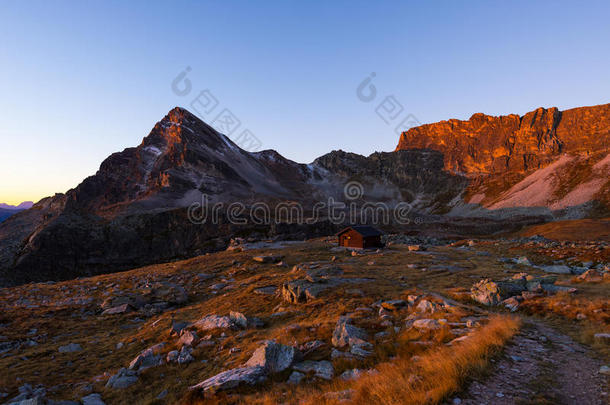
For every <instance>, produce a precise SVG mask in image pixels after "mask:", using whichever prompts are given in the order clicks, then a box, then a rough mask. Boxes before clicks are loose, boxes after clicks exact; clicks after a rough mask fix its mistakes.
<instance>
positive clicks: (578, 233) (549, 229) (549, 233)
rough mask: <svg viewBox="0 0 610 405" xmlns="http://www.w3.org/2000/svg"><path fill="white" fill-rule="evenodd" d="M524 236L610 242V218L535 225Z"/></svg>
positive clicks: (523, 233)
mask: <svg viewBox="0 0 610 405" xmlns="http://www.w3.org/2000/svg"><path fill="white" fill-rule="evenodd" d="M520 234H521V235H522V236H533V235H542V236H545V237H547V238H550V239H557V240H569V241H577V240H605V241H610V218H604V219H574V220H567V221H556V222H549V223H546V224H542V225H533V226H531V227H528V228H526V229H525V230H523V231H522V232H520Z"/></svg>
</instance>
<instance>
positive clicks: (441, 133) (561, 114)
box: [396, 104, 610, 175]
mask: <svg viewBox="0 0 610 405" xmlns="http://www.w3.org/2000/svg"><path fill="white" fill-rule="evenodd" d="M412 148H430V149H434V150H438V151H440V152H442V153H443V155H444V156H445V168H446V169H447V170H451V171H454V172H460V173H466V174H469V175H476V174H501V173H506V172H528V171H532V170H537V169H540V168H542V167H544V166H546V165H547V164H549V163H551V162H552V161H554V160H555V159H556V158H557V157H558V156H559V155H561V154H565V153H573V154H591V153H596V152H600V151H608V150H610V104H604V105H598V106H593V107H580V108H573V109H570V110H565V111H559V110H558V109H557V108H556V107H553V108H549V109H545V108H542V107H541V108H538V109H536V110H534V111H531V112H529V113H527V114H525V115H524V116H522V117H521V116H519V115H516V114H511V115H507V116H500V117H494V116H489V115H485V114H482V113H477V114H474V115H473V116H472V117H471V118H470V119H469V120H468V121H461V120H456V119H451V120H448V121H440V122H437V123H434V124H426V125H421V126H418V127H415V128H411V129H409V130H408V131H406V132H403V133H402V134H401V136H400V140H399V142H398V146H397V147H396V150H404V149H412Z"/></svg>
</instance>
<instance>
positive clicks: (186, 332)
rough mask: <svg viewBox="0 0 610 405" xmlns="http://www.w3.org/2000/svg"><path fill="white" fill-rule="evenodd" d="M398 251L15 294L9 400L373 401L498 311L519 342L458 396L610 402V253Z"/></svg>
mask: <svg viewBox="0 0 610 405" xmlns="http://www.w3.org/2000/svg"><path fill="white" fill-rule="evenodd" d="M387 242H388V243H387V247H386V248H384V249H381V250H377V251H367V252H352V251H349V250H345V249H342V248H337V247H335V244H334V241H333V240H332V239H326V238H322V239H315V240H310V241H307V242H298V243H285V242H284V243H275V242H273V241H269V242H265V241H250V243H248V241H243V240H238V241H234V243H232V244H231V246H230V247H229V249H228V250H227V251H225V252H219V253H214V254H207V255H204V256H199V257H196V258H193V259H189V260H184V261H179V262H173V263H166V264H159V265H155V266H148V267H144V268H140V269H135V270H132V271H127V272H122V273H115V274H109V275H102V276H96V277H91V278H82V279H77V280H72V281H66V282H58V283H53V282H48V283H38V284H28V285H24V286H20V287H15V288H7V289H3V290H0V401H3V402H6V403H21V404H26V403H27V404H43V403H64V404H68V403H70V404H77V403H83V404H102V403H106V404H115V403H117V404H121V403H125V404H133V403H184V402H192V403H196V402H202V403H205V402H206V401H207V402H211V403H215V402H219V403H253V402H264V401H266V402H267V403H273V402H282V403H299V402H307V401H310V400H311V399H312V398H313V399H314V400H315V401H317V402H320V401H321V402H328V403H335V402H339V401H346V402H349V401H350V400H351V401H357V398H359V396H358V395H360V394H361V392H360V391H362V387H359V386H358V381H359V380H360V379H365V378H368V377H367V376H372V375H376V374H380V373H381V374H383V373H384V372H385V371H384V370H387V369H388V367H387V365H392V364H393V363H394V362H397V361H401V359H403V360H404V359H407V360H409V359H411V361H412V362H413V363H417V359H418V358H422V357H425V356H426V353H429V352H431V351H434V350H437V349H438V348H441V347H452V346H453V347H458V345H461V344H464V342H466V341H468V340H469V339H473V338H476V336H478V334H479V333H483V332H482V331H484V330H485V328H486V325H488V324H490V322H491V321H490V320H491V319H497V316H498V315H497V314H499V316H503V317H518V318H522V319H523V322H522V327H521V331H520V332H519V333H518V334H517V335H515V337H514V338H513V339H512V341H510V342H509V344H508V345H507V346H506V348H505V350H504V351H503V352H501V353H497V354H496V355H495V356H494V357H492V358H491V359H490V361H489V362H488V363H486V364H487V366H486V367H484V370H483V371H481V370H480V369H479V368H480V367H478V368H477V370H473V372H472V375H470V374H469V375H466V376H463V377H464V378H463V379H462V380H460V384H461V385H460V386H459V388H458V389H448V390H447V392H446V393H444V394H443V398H444V400H446V401H448V403H472V404H480V403H494V404H495V403H507V404H508V403H565V404H572V403H573V404H602V403H607V402H608V386H607V382H608V377H607V375H608V374H609V373H610V371H609V369H608V368H607V365H610V350H609V348H608V347H609V346H610V326H609V322H610V300H609V298H608V287H609V286H610V282H609V279H608V278H609V276H608V274H609V273H608V270H609V268H608V261H609V260H610V257H609V256H610V248H609V246H608V244H607V243H605V242H558V241H552V240H548V239H545V238H542V237H528V238H520V239H510V240H509V239H498V240H485V241H476V240H463V241H444V240H436V239H429V238H419V239H417V238H410V237H405V236H397V235H395V236H391V237H389V238H387ZM505 319H509V318H505ZM510 319H512V318H510ZM495 322H497V321H495ZM421 377H422V376H419V377H418V376H416V375H413V376H411V377H404V378H405V384H413V385H417V379H418V378H421ZM424 377H425V376H424ZM28 401H29V402H28ZM545 401H546V402H545ZM387 403H400V402H396V401H395V402H392V401H390V400H389V399H388V402H387Z"/></svg>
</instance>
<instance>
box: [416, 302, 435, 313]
mask: <svg viewBox="0 0 610 405" xmlns="http://www.w3.org/2000/svg"><path fill="white" fill-rule="evenodd" d="M415 310H416V311H417V312H422V313H434V312H436V311H437V305H436V304H435V303H433V302H430V301H428V300H421V301H419V303H418V304H417V306H416V307H415Z"/></svg>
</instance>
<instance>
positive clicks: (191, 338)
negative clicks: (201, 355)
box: [178, 329, 197, 346]
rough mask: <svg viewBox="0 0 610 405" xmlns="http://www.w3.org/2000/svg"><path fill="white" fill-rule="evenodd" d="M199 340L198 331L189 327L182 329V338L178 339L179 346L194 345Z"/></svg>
mask: <svg viewBox="0 0 610 405" xmlns="http://www.w3.org/2000/svg"><path fill="white" fill-rule="evenodd" d="M196 342H197V333H195V332H193V331H190V330H188V329H182V331H181V332H180V339H179V340H178V346H185V345H186V346H193V345H195V344H196Z"/></svg>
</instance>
